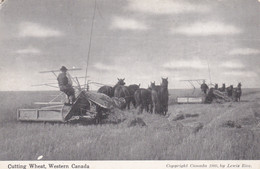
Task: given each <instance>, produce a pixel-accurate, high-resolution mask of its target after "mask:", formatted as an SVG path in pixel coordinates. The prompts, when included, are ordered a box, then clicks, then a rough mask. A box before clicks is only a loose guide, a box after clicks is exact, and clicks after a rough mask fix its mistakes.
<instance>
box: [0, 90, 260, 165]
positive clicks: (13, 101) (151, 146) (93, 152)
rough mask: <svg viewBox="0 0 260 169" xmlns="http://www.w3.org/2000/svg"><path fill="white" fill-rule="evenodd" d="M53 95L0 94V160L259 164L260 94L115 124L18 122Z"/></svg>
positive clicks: (121, 115)
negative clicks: (18, 114)
mask: <svg viewBox="0 0 260 169" xmlns="http://www.w3.org/2000/svg"><path fill="white" fill-rule="evenodd" d="M51 93H52V94H53V93H55V92H0V98H1V103H0V104H1V105H0V150H1V151H0V160H36V159H37V157H39V156H41V155H42V156H43V160H259V159H260V89H245V90H243V95H242V100H241V102H240V103H237V102H227V103H223V104H219V103H212V104H189V105H188V104H187V105H185V104H182V105H181V104H180V105H179V104H176V103H175V102H174V100H175V97H176V96H177V95H180V94H182V93H184V91H183V90H170V100H169V112H168V114H167V115H166V116H161V115H157V114H149V113H146V112H144V113H142V114H138V113H137V111H136V110H135V109H133V108H132V109H130V110H125V111H120V110H113V111H112V112H111V114H112V115H114V116H115V117H116V118H117V123H112V122H111V121H109V120H107V121H104V123H103V124H99V125H94V124H89V125H86V124H82V123H76V124H63V123H42V122H18V121H17V120H16V110H17V109H18V108H32V107H34V105H33V102H34V101H41V100H44V99H45V100H46V99H48V98H49V97H51V96H50V95H51Z"/></svg>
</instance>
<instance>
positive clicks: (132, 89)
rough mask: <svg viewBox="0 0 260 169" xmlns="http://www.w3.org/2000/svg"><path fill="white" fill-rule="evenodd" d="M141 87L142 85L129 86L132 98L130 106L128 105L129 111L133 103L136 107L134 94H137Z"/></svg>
mask: <svg viewBox="0 0 260 169" xmlns="http://www.w3.org/2000/svg"><path fill="white" fill-rule="evenodd" d="M139 87H140V84H139V85H136V84H132V85H129V86H127V88H128V91H129V94H130V98H129V99H130V101H129V104H128V105H127V106H128V109H130V103H132V104H133V106H134V107H136V102H135V98H134V94H135V91H136V90H138V89H139Z"/></svg>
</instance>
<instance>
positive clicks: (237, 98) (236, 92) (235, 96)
mask: <svg viewBox="0 0 260 169" xmlns="http://www.w3.org/2000/svg"><path fill="white" fill-rule="evenodd" d="M241 86H242V85H241V83H238V85H237V87H236V88H234V90H233V99H234V100H235V101H236V102H237V101H239V102H240V97H241V95H242V89H241Z"/></svg>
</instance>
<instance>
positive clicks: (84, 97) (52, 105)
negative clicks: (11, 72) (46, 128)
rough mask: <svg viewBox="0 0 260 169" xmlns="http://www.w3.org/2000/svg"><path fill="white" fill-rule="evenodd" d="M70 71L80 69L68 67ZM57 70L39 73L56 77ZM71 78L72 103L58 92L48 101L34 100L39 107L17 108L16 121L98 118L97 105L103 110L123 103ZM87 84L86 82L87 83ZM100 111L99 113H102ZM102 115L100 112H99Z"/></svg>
mask: <svg viewBox="0 0 260 169" xmlns="http://www.w3.org/2000/svg"><path fill="white" fill-rule="evenodd" d="M69 70H70V71H75V70H80V69H69ZM58 71H59V70H52V71H44V72H40V73H53V74H54V75H55V77H57V75H56V72H58ZM72 80H73V81H74V82H75V83H76V84H77V86H74V88H75V89H76V99H75V101H74V103H73V104H72V105H67V104H64V100H65V99H66V98H65V97H66V96H65V94H64V93H63V92H60V94H59V95H57V96H56V97H54V98H53V99H52V100H51V101H48V102H35V104H37V105H44V106H43V107H40V108H34V109H18V110H17V120H18V121H43V122H70V121H75V120H98V118H100V112H97V111H96V110H97V107H98V108H100V107H101V108H102V110H107V111H103V112H109V111H108V110H110V109H112V108H114V107H120V106H121V104H124V100H123V99H117V98H110V97H108V96H107V95H105V94H102V93H97V92H92V91H88V90H87V88H88V87H86V88H82V86H81V85H80V84H79V81H78V78H77V77H72ZM42 85H45V86H51V87H57V86H55V85H53V83H52V85H50V84H47V83H46V84H42ZM87 86H88V84H87ZM103 112H101V113H103ZM101 115H102V114H101Z"/></svg>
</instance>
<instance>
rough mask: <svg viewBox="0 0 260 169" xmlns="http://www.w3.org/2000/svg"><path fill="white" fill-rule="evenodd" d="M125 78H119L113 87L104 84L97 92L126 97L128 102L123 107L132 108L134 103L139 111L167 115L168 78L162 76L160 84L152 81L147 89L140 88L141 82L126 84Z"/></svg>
mask: <svg viewBox="0 0 260 169" xmlns="http://www.w3.org/2000/svg"><path fill="white" fill-rule="evenodd" d="M124 80H125V79H119V78H118V82H117V83H116V84H115V85H114V86H113V87H111V86H102V87H100V88H99V89H98V91H97V92H98V93H103V94H106V95H107V96H109V97H117V98H124V99H125V102H126V104H125V105H124V106H123V107H122V109H126V108H128V109H130V105H131V103H132V105H133V106H134V107H135V108H137V109H138V112H139V113H142V112H143V110H146V111H147V112H150V113H157V114H162V115H166V113H167V111H168V99H169V92H168V78H162V82H161V84H160V85H155V82H153V83H152V82H151V85H150V86H149V87H148V88H147V89H145V88H140V84H139V85H137V84H132V85H129V86H125V82H124Z"/></svg>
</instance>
